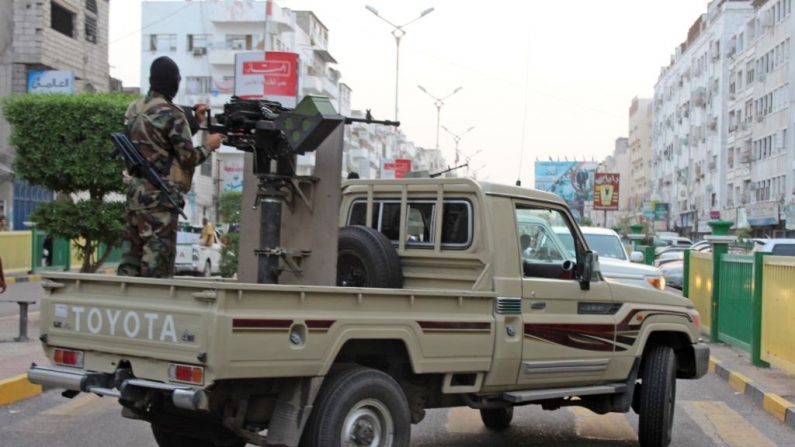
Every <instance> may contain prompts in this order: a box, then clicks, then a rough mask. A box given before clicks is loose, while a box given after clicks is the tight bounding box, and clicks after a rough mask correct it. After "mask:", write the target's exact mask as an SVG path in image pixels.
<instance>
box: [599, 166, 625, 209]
mask: <svg viewBox="0 0 795 447" xmlns="http://www.w3.org/2000/svg"><path fill="white" fill-rule="evenodd" d="M620 178H621V175H620V174H607V173H604V172H597V173H595V174H594V178H593V185H594V191H593V209H595V210H617V209H618V189H619V188H618V186H619V183H620V182H619V179H620Z"/></svg>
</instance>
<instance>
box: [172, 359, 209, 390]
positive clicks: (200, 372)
mask: <svg viewBox="0 0 795 447" xmlns="http://www.w3.org/2000/svg"><path fill="white" fill-rule="evenodd" d="M168 379H169V380H171V381H172V382H182V383H190V384H193V385H203V384H204V368H203V367H201V366H193V365H182V364H179V363H171V364H170V365H169V366H168Z"/></svg>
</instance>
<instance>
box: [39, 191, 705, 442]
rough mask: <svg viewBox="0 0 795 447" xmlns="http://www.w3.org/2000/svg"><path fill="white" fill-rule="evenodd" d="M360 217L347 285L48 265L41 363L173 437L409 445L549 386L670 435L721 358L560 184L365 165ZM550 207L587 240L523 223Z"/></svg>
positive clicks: (535, 397) (649, 437) (350, 219)
mask: <svg viewBox="0 0 795 447" xmlns="http://www.w3.org/2000/svg"><path fill="white" fill-rule="evenodd" d="M340 216H341V217H340V226H341V227H343V228H341V230H340V241H339V257H338V283H339V284H341V285H342V287H312V286H288V285H258V284H242V283H234V282H223V281H213V280H198V279H197V280H176V279H175V280H156V279H143V278H121V277H114V276H107V275H82V274H66V273H60V274H57V273H52V274H47V275H46V280H45V282H44V283H43V284H44V287H45V289H46V291H47V293H46V297H45V298H44V300H43V301H42V306H41V331H42V336H41V340H42V342H43V345H44V349H45V350H46V352H47V355H48V357H49V358H50V360H51V362H52V363H53V365H54V366H44V365H42V366H35V365H34V366H33V367H32V368H31V369H30V371H29V373H28V376H29V378H30V380H31V381H32V382H35V383H40V384H43V385H49V386H55V387H61V388H65V389H66V390H67V391H66V392H65V393H64V394H65V395H66V396H67V397H71V396H73V395H75V394H77V393H78V392H87V393H94V394H99V395H103V396H112V397H115V398H118V399H119V403H120V404H121V405H122V407H123V408H122V415H123V416H125V417H128V418H133V419H140V420H143V421H148V422H149V423H151V425H152V430H153V432H154V436H155V438H156V440H157V443H158V445H160V446H162V447H167V446H241V445H243V444H245V443H251V444H255V445H283V446H296V445H302V446H322V447H328V446H331V447H334V446H381V447H387V446H394V447H401V446H408V445H409V443H410V433H411V424H415V423H418V422H419V421H421V420H422V419H423V416H424V414H425V410H426V409H431V408H445V407H456V406H469V407H472V408H476V409H479V410H480V413H481V416H482V420H483V423H484V425H485V426H486V427H488V428H490V429H493V430H502V429H506V428H508V426H509V425H510V423H511V419H512V416H513V407H515V406H520V405H529V404H537V405H541V406H542V407H543V408H545V409H548V410H555V409H558V408H561V407H564V406H573V405H577V406H583V407H587V408H589V409H591V410H593V411H595V412H597V413H607V412H628V411H630V409H633V410H634V411H636V412H637V413H639V415H640V419H639V438H640V443H641V445H643V446H665V445H667V444H668V443H669V442H670V439H671V430H672V421H673V412H674V403H675V393H676V379H697V378H699V377H701V376H703V375H704V374H705V372H706V369H707V359H708V356H709V349H708V348H707V347H706V346H705V345H704V344H702V343H700V342H699V324H700V318H699V315H698V312H696V311H695V310H694V309H693V307H692V305H691V303H690V302H689V301H688V300H687V299H684V298H681V297H677V296H675V295H672V294H668V293H663V292H658V291H655V290H649V289H644V288H640V287H633V286H628V285H622V284H618V283H614V282H608V281H605V280H603V279H602V278H601V275H600V274H599V272H598V260H597V257H596V255H595V254H594V253H593V252H591V251H589V249H588V246H587V244H586V242H585V240H584V238H583V237H582V234H581V233H580V231H579V230H578V227H577V225H576V224H575V222H574V220H573V219H572V216H571V214H570V212H569V210H568V209H567V207H566V205H565V203H564V202H562V201H561V200H560V199H559V198H558V197H557V196H554V195H551V194H546V193H541V192H537V191H533V190H528V189H522V188H517V187H510V186H502V185H496V184H488V183H477V182H474V181H471V180H467V179H406V180H389V181H383V180H382V181H370V180H357V181H352V182H348V183H345V185H344V186H343V200H342V204H341V213H340ZM533 219H538V220H543V221H545V222H547V223H548V225H546V227H547V228H553V227H554V228H560V227H564V228H567V229H568V231H569V232H570V233H571V236H572V238H573V240H574V242H575V251H574V255H573V257H572V255H571V253H569V252H567V253H556V252H553V247H554V246H560V243H559V242H558V241H557V240H556V238H557V236H556V235H555V233H553V232H551V231H549V232H548V234H538V233H536V234H534V237H533V238H529V237H528V235H527V234H524V233H523V230H522V228H523V227H522V226H520V225H517V222H522V221H527V220H533ZM556 231H560V230H556ZM553 242H555V243H553ZM387 286H388V287H389V288H378V287H387Z"/></svg>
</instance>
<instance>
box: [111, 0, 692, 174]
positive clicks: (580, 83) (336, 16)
mask: <svg viewBox="0 0 795 447" xmlns="http://www.w3.org/2000/svg"><path fill="white" fill-rule="evenodd" d="M276 3H277V4H279V5H280V6H282V7H286V8H291V9H294V10H312V11H314V12H315V14H316V15H317V16H318V18H319V19H320V20H321V21H322V22H323V23H324V24H325V25H326V27H328V29H329V51H330V53H331V54H332V55H333V56H334V58H335V59H336V60H337V61H338V65H337V68H338V69H339V70H340V71H341V72H342V82H345V83H346V84H348V85H349V86H350V87H351V88H352V89H353V93H352V98H351V102H352V107H353V109H360V110H364V109H371V110H372V113H373V115H374V116H375V117H376V118H378V119H392V118H393V117H394V101H395V39H394V37H393V36H392V35H391V34H390V32H391V28H390V27H389V25H388V24H386V23H384V22H383V21H382V20H380V19H379V18H378V17H376V16H375V15H373V14H372V13H371V12H369V11H368V10H366V9H365V5H370V6H372V7H374V8H375V9H376V10H378V12H379V14H380V15H381V16H383V17H385V18H387V19H389V20H390V21H391V22H393V23H395V24H398V25H401V24H403V23H406V22H408V21H410V20H412V19H414V18H416V17H417V16H419V14H420V12H422V11H424V10H426V9H427V8H429V7H433V8H434V11H433V12H431V13H430V14H428V15H426V16H425V17H423V18H421V19H420V20H418V21H416V22H414V23H412V24H410V25H408V26H407V27H406V28H405V31H406V35H405V36H404V37H403V38H402V40H401V44H400V84H399V85H400V87H399V108H400V111H399V113H400V115H399V118H400V121H401V129H402V130H403V132H404V133H405V134H406V135H407V136H408V138H409V139H410V140H412V141H414V143H415V144H417V145H419V146H423V147H435V145H436V107H435V106H434V100H433V99H431V98H430V97H428V96H427V95H426V94H425V93H423V92H422V91H420V89H419V88H418V87H417V86H418V85H422V86H423V87H425V88H426V89H427V90H428V91H429V92H431V93H432V94H434V95H435V96H437V97H441V96H445V95H447V94H449V93H450V92H452V91H453V90H454V89H456V88H457V87H462V89H461V90H460V91H459V92H458V93H456V94H455V95H453V96H452V97H450V98H449V99H447V100H446V101H445V105H444V107H443V108H442V110H441V123H442V125H443V126H445V127H447V128H448V129H449V130H450V131H451V132H453V133H456V134H461V133H463V132H464V131H466V130H467V129H469V128H470V127H474V129H472V130H471V131H470V132H469V133H467V134H466V135H464V136H463V137H461V141H460V145H459V149H460V152H461V153H462V154H463V155H462V158H463V157H467V156H472V159H471V160H470V169H471V170H472V171H477V175H478V178H481V179H485V180H489V181H494V182H499V183H507V184H512V183H514V182H515V181H516V179H517V177H519V176H520V177H521V179H522V182H523V184H524V185H526V186H530V185H532V182H533V162H534V161H535V160H536V159H539V160H548V159H549V157H553V158H554V159H557V158H560V159H561V160H563V159H564V157H567V158H568V159H569V160H571V159H574V158H576V159H581V160H591V159H595V160H597V161H600V160H602V159H604V158H605V157H606V156H607V155H609V154H610V153H612V151H613V147H614V144H615V140H616V138H619V137H622V136H627V134H628V111H629V106H630V103H631V101H632V98H633V97H635V96H640V97H651V96H652V95H653V92H654V84H655V82H656V81H657V78H658V76H659V73H660V68H661V67H662V66H665V65H667V64H668V63H669V61H670V56H671V54H672V53H673V51H674V48H675V47H676V46H678V45H679V44H680V43H681V42H682V41H683V40H684V39H685V37H686V35H687V30H688V29H689V27H690V25H692V23H693V22H694V21H695V20H696V18H697V17H698V16H699V15H701V14H703V13H705V12H706V9H707V0H602V1H596V0H565V1H562V0H543V1H542V0H524V1H519V0H491V1H488V2H473V1H463V0H400V1H397V0H364V1H359V0H336V1H329V0H281V1H278V0H277V1H276ZM155 20H158V18H156V17H141V0H114V1H111V2H110V31H109V33H110V36H109V39H110V64H111V75H112V76H114V77H116V78H119V79H121V80H122V81H123V83H124V85H125V86H138V85H140V84H139V82H140V53H141V33H142V32H143V33H146V26H147V24H148V23H151V22H153V21H155ZM173 20H179V17H178V16H177V17H175V18H174V19H173ZM439 140H440V147H441V149H442V152H443V154H444V156H445V158H446V159H447V160H448V162H449V163H451V164H452V162H453V157H454V143H453V137H452V136H451V135H450V134H448V133H446V132H445V131H444V130H442V131H441V134H440V138H439Z"/></svg>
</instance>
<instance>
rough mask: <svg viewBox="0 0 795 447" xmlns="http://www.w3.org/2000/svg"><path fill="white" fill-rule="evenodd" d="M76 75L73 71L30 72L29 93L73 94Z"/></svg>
mask: <svg viewBox="0 0 795 447" xmlns="http://www.w3.org/2000/svg"><path fill="white" fill-rule="evenodd" d="M74 86H75V74H74V72H73V71H71V70H33V71H29V72H28V93H72V92H74Z"/></svg>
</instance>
